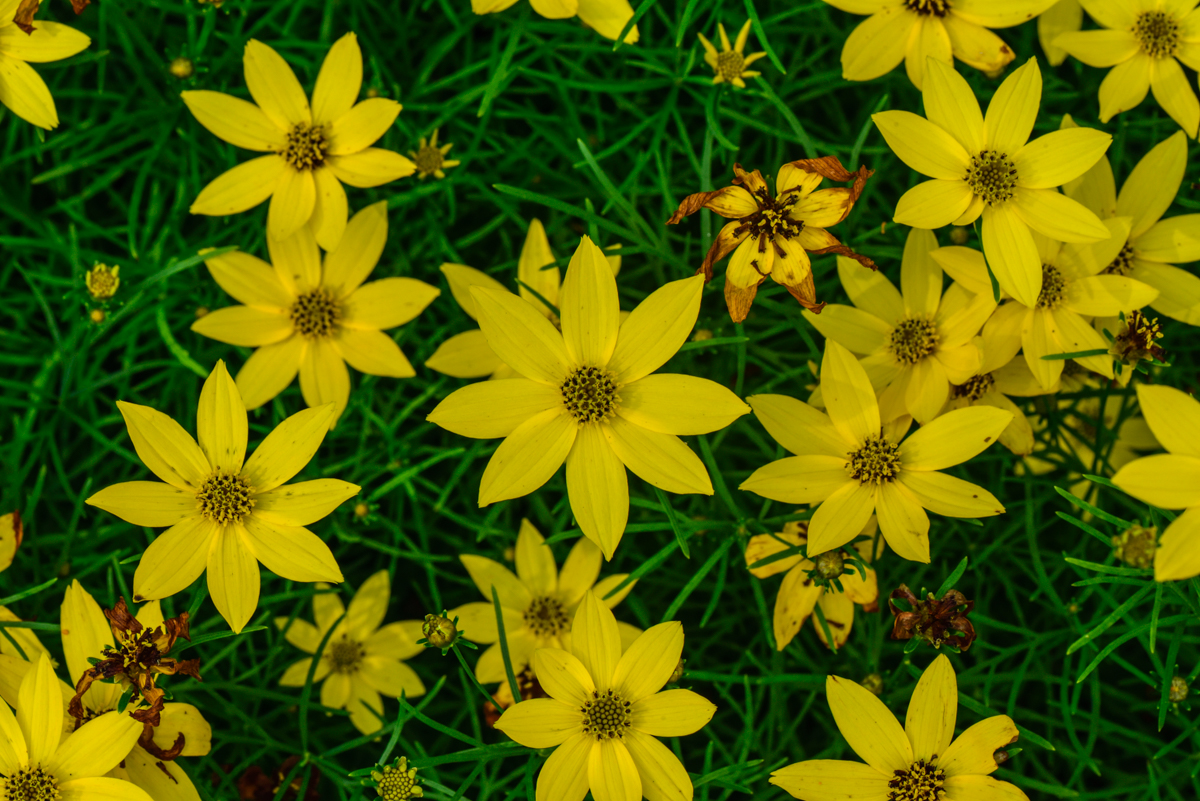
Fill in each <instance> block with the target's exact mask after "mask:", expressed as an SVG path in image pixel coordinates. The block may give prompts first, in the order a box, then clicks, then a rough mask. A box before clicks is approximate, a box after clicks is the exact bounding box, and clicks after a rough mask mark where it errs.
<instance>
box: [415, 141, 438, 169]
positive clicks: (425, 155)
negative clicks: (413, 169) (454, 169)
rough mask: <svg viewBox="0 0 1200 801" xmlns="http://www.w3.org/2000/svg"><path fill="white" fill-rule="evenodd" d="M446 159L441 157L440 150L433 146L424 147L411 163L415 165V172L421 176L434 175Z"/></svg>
mask: <svg viewBox="0 0 1200 801" xmlns="http://www.w3.org/2000/svg"><path fill="white" fill-rule="evenodd" d="M445 160H446V157H445V156H443V155H442V151H441V148H437V147H434V146H433V145H425V147H423V148H420V149H419V150H418V151H417V155H416V158H414V159H413V163H414V164H416V165H417V170H418V171H420V172H421V173H423V174H426V175H428V174H430V173H435V172H437V171H438V170H440V169H441V168H442V164H444V163H445Z"/></svg>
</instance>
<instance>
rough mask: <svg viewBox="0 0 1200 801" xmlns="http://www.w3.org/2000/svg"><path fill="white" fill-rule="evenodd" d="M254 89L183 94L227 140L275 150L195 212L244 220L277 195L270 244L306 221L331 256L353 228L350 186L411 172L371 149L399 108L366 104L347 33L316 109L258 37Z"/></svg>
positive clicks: (223, 180) (228, 176) (234, 175)
mask: <svg viewBox="0 0 1200 801" xmlns="http://www.w3.org/2000/svg"><path fill="white" fill-rule="evenodd" d="M243 62H244V64H245V68H246V86H247V87H248V88H249V89H250V96H251V97H253V98H254V103H257V104H258V105H257V106H256V105H254V103H247V102H246V101H245V100H241V99H239V98H236V97H233V96H232V95H226V94H222V93H220V92H209V91H194V92H183V93H182V95H181V96H182V97H183V102H184V103H186V104H187V107H188V109H189V110H190V111H191V112H192V114H193V115H194V116H195V117H196V120H197V122H199V123H200V124H201V125H203V126H204V127H205V128H207V129H208V130H209V131H211V132H212V133H214V134H216V135H217V136H218V137H220V138H221V139H224V140H225V141H226V142H229V143H230V144H232V145H236V146H237V147H241V148H245V149H246V150H256V151H259V152H263V153H268V152H269V153H271V155H269V156H260V157H258V158H256V159H252V160H250V161H247V162H245V163H243V164H239V165H238V166H237V167H234V168H233V169H232V170H229V171H228V172H226V173H225V174H223V175H221V176H219V177H217V178H216V179H215V180H213V181H212V182H211V183H209V184H208V186H206V187H204V189H203V190H202V191H201V192H200V195H199V196H198V197H197V198H196V200H195V201H194V202H193V203H192V207H191V212H192V214H208V215H216V216H220V215H225V214H237V213H239V212H243V211H246V210H247V209H251V208H254V207H255V206H257V205H258V204H260V203H262V202H263V201H264V200H266V199H267V198H271V208H270V211H269V212H268V214H267V234H268V238H270V239H280V240H282V239H287V238H288V237H290V236H291V235H292V234H294V233H295V232H296V231H298V230H299V229H300V228H302V227H304V226H305V225H309V226H311V228H312V230H313V233H314V234H315V235H316V238H317V242H319V243H320V245H321V247H323V248H325V249H326V250H332V249H333V248H334V247H336V246H337V243H338V242H339V241H340V240H341V238H342V232H343V231H345V229H346V217H347V215H348V206H347V201H346V190H345V189H343V188H342V184H343V183H345V184H349V185H350V186H357V187H360V188H366V187H372V186H379V185H381V184H386V183H388V182H390V181H394V180H396V179H397V178H403V177H405V176H407V175H412V174H413V172H414V171H415V170H416V165H414V164H413V163H412V162H411V161H409V160H408V159H407V158H405V157H404V156H401V155H400V154H399V153H393V152H392V151H390V150H383V149H382V148H377V147H371V145H372V144H373V143H374V142H375V141H376V140H377V139H379V138H380V137H381V136H383V135H384V134H385V133H387V130H388V129H389V128H391V127H392V123H393V122H395V121H396V116H397V115H398V114H399V113H400V104H399V103H397V102H396V101H394V100H388V99H386V98H382V97H374V98H369V99H367V100H364V101H362V102H361V103H359V102H355V101H357V100H358V93H359V90H360V89H361V88H362V50H360V49H359V46H358V39H357V37H355V35H354V34H353V33H348V34H346V35H345V36H343V37H342V38H341V39H339V40H338V41H336V42H334V45H333V47H331V48H330V49H329V53H328V54H327V55H326V56H325V61H324V63H323V64H322V65H321V72H320V74H319V75H317V85H316V88H315V89H314V90H313V97H312V105H311V106H310V105H309V102H308V96H307V95H306V94H305V93H304V89H303V88H302V87H301V86H300V82H299V81H298V80H297V79H296V74H295V73H294V72H292V68H291V67H289V66H288V63H287V62H286V61H284V60H283V58H282V57H281V56H280V55H279V54H278V53H276V52H275V51H274V50H273V49H271V48H270V47H269V46H267V45H265V44H263V43H262V42H260V41H258V40H257V39H251V40H250V41H249V42H247V43H246V53H245V56H244V58H243Z"/></svg>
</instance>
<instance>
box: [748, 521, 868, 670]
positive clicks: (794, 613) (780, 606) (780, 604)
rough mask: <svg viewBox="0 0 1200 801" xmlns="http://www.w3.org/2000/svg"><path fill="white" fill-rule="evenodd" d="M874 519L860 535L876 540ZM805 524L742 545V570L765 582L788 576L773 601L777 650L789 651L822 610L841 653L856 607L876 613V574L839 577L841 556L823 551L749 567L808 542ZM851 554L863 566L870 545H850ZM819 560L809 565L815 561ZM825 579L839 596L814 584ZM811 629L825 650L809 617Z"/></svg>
mask: <svg viewBox="0 0 1200 801" xmlns="http://www.w3.org/2000/svg"><path fill="white" fill-rule="evenodd" d="M875 525H876V523H875V518H874V516H872V517H871V519H870V520H868V521H867V525H866V526H865V527H864V528H863V530H862V531H861V532H859V534H861V535H863V536H865V537H874V535H875ZM807 532H808V521H807V520H797V521H793V522H791V523H785V524H784V526H783V531H782V532H777V533H775V534H756V535H755V536H753V537H751V538H750V541H749V542H748V543H747V544H746V554H745V556H746V567H748V568H749V569H750V573H751V574H752V575H753V576H754V577H755V578H760V579H764V578H768V577H770V576H774V575H776V574H778V573H783V572H785V571H786V572H787V575H786V576H784V577H783V583H782V584H780V585H779V594H778V595H777V596H776V597H775V614H774V618H773V623H772V625H773V627H774V631H775V649H776V650H779V651H782V650H783V649H784V648H786V647H787V646H788V643H790V642H791V641H792V640H793V639H794V638H795V636H796V634H797V633H798V632H799V631H800V627H801V626H803V625H804V621H805V620H807V619H808V617H809V615H813V610H814V609H815V608H817V607H820V608H821V614H822V615H824V617H825V622H826V623H827V624H829V632H830V634H832V635H833V643H834V645H835V646H836V647H838V648H841V647H842V646H843V645H845V644H846V640H847V639H849V638H850V629H851V628H852V627H853V626H854V605H855V604H860V605H861V606H862V607H863V610H864V611H866V612H874V611H875V610H876V609H878V608H879V603H878V602H879V585H878V584H877V583H876V581H875V571H874V570H873V569H870V568H868V569H867V576H866V578H863V577H862V576H861V575H859V573H858V570H857V569H855V568H852V567H850V566H849V565H846V566H845V567H846V568H848V570H847V572H846V573H844V574H843V573H842V572H841V571H842V570H843V560H842V556H841V551H827V552H826V553H824V554H816V553H814V554H812V556H811V558H809V559H805V558H804V557H802V556H800V554H796V555H795V556H788V557H785V558H783V559H779V560H777V561H774V562H771V563H770V564H767V565H763V566H762V567H751V566H752V565H753V564H754V563H755V562H758V561H760V560H763V559H766V558H767V557H768V556H774V555H775V554H777V553H780V552H782V551H786V550H788V549H790V548H795V547H798V546H800V545H803V544H804V543H806V542H807V541H808V536H807ZM854 548H855V550H857V551H858V553H859V556H861V557H862V558H863V561H866V562H871V561H873V560H872V559H871V541H870V540H869V539H868V540H865V541H862V542H856V543H854ZM814 559H815V560H817V561H815V562H814V561H813V560H814ZM814 573H815V574H817V575H818V576H819V577H821V578H824V579H826V580H828V579H830V578H833V577H835V576H836V577H837V578H838V580H839V581H841V582H842V588H843V590H844V591H843V592H838V591H837V589H835V588H834V587H832V586H829V587H825V586H822V585H820V584H817V583H816V582H815V581H813V578H812V576H813V574H814ZM813 628H814V629H816V632H817V637H818V638H819V639H820V640H821V642H823V643H825V645H826V647H828V646H829V641H828V640H827V639H826V638H825V630H824V629H823V628H821V623H820V621H818V620H817V618H816V616H815V615H813Z"/></svg>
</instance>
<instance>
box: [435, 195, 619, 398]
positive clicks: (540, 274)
mask: <svg viewBox="0 0 1200 801" xmlns="http://www.w3.org/2000/svg"><path fill="white" fill-rule="evenodd" d="M615 247H619V246H615ZM605 258H606V259H607V260H608V263H609V266H611V267H612V271H613V275H618V274H619V273H620V272H621V257H620V256H617V255H608V256H605ZM553 264H554V254H553V253H552V252H551V251H550V240H549V239H547V238H546V229H545V228H544V227H543V226H542V221H541V220H539V219H538V218H536V217H534V218H533V219H532V220H530V221H529V230H528V231H527V232H526V234H525V244H524V245H523V246H522V247H521V256H520V258H519V259H518V260H517V280H518V281H520V282H521V283H522V284H524V286H521V287H519V290H518V291H519V292H520V295H521V297H522V298H524V299H525V300H527V301H529V302H530V303H532V304H533V305H534V306H536V307H537V308H538V310H539V311H541V313H542V314H544V315H545V316H546V319H548V320H549V321H550V322H551V323H553V324H554V325H555V326H556V327H558V326H559V325H560V322H559V319H558V315H557V314H555V313H554V309H552V308H550V306H547V305H546V304H545V303H543V302H542V301H540V300H538V297H537V295H541V296H542V297H543V298H545V299H546V302H547V303H549V304H550V305H551V306H553V307H555V308H557V307H558V293H559V291H560V288H561V287H560V284H561V280H560V276H559V270H558V268H557V267H553V266H550V265H553ZM440 269H441V271H442V273H443V274H444V275H445V276H446V282H447V283H448V284H450V293H451V294H452V295H454V299H455V300H456V301H457V302H458V305H459V306H461V307H462V310H463V311H464V312H466V314H467V316H468V317H470V318H471V319H472V320H475V319H476V316H475V299H474V298H473V297H472V296H471V287H473V286H482V287H487V288H489V289H493V290H496V291H497V292H507V291H508V289H507V288H506V287H505V286H504V284H501V283H500V282H499V281H497V280H496V279H495V278H492V277H491V276H490V275H488V274H487V273H485V272H482V271H480V270H476V269H475V268H474V267H468V266H467V265H465V264H451V263H449V262H447V263H445V264H443V265H442V266H441V268H440ZM526 287H530V288H532V289H533V292H531V291H529V289H527V288H526ZM534 292H536V293H537V295H535V294H534ZM627 316H629V312H624V311H623V312H621V322H624V321H625V318H626V317H627ZM425 366H426V367H428V368H430V369H431V370H437V371H438V372H439V373H445V374H446V375H449V376H453V377H455V378H483V377H484V376H487V377H490V378H516V377H517V376H518V373H517V371H516V370H514V369H513V368H511V367H509V366H508V365H507V364H505V363H504V362H503V361H501V360H500V357H499V356H497V355H496V354H495V352H494V351H493V350H492V348H491V346H490V345H488V343H487V337H485V336H484V335H483V331H481V330H479V329H478V328H474V329H472V330H470V331H464V332H462V333H461V334H455V335H454V336H452V337H450V338H449V339H447V340H446V341H445V342H443V343H442V344H441V345H439V346H438V349H437V350H436V351H434V354H433V355H432V356H430V357H429V359H428V360H427V361H426V362H425Z"/></svg>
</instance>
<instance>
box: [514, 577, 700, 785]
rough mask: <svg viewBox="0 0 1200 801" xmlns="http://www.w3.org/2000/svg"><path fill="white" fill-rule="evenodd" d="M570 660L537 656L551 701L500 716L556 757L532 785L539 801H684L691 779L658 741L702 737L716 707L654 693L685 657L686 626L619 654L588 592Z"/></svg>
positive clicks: (654, 633) (605, 615)
mask: <svg viewBox="0 0 1200 801" xmlns="http://www.w3.org/2000/svg"><path fill="white" fill-rule="evenodd" d="M571 632H572V643H571V651H570V652H568V651H564V650H560V649H558V648H542V649H539V650H537V651H535V652H534V654H533V666H534V669H535V670H536V671H537V674H538V677H539V681H540V682H541V684H542V688H543V689H544V690H545V691H546V692H547V694H548V695H549V696H550V697H549V698H533V699H530V700H528V701H522V702H521V703H519V704H516V705H515V706H512V707H510V708H509V709H507V710H506V711H505V712H504V714H503V715H502V716H501V718H500V720H498V721H497V722H496V728H497V729H499V730H500V731H502V732H504V733H505V734H507V735H508V736H509V737H511V738H512V739H514V740H516V741H517V742H518V743H520V744H521V745H524V746H526V747H528V748H555V751H554V752H553V753H552V754H551V755H550V757H549V758H548V759H547V760H546V763H545V764H544V765H543V766H542V772H541V773H540V774H539V775H538V780H537V796H536V797H537V801H583V797H584V795H586V794H587V791H588V790H589V789H591V790H592V795H593V796H594V797H595V798H607V799H626V800H628V799H635V798H641V797H642V795H643V793H644V794H645V795H646V796H647V797H650V798H671V799H682V801H691V799H692V796H693V793H694V790H693V788H692V780H691V778H689V777H688V774H687V771H686V770H684V768H683V765H682V764H681V763H680V762H679V758H678V757H677V756H675V754H673V753H672V752H671V750H670V749H669V748H667V747H666V746H665V745H663V744H662V743H661V742H659V741H658V740H657V739H656V738H657V737H682V736H684V735H687V734H693V733H695V732H697V731H699V730H700V729H701V728H703V727H704V726H705V725H706V724H707V723H708V722H709V721H710V720H711V719H712V716H713V713H714V712H716V710H717V707H716V706H715V705H714V704H712V703H711V702H709V701H708V700H706V699H705V698H703V697H702V696H700V695H697V694H696V693H694V692H692V691H691V690H667V691H665V692H659V690H661V689H662V687H663V685H665V684H666V683H667V680H668V679H669V678H670V677H671V674H672V673H674V672H675V668H676V666H677V665H678V664H679V657H680V655H681V654H682V653H683V626H682V625H681V624H679V623H677V622H675V621H672V622H670V623H659V624H658V625H657V626H653V627H651V628H649V629H647V630H646V631H645V632H644V633H643V634H642V635H641V636H640V637H638V638H637V639H636V640H634V642H633V644H631V645H630V646H629V648H628V650H626V651H625V652H624V654H622V653H621V637H620V634H619V633H618V631H617V621H616V618H614V617H613V613H612V612H610V611H609V610H608V607H606V606H605V605H604V604H602V603H601V602H600V601H599V600H598V599H597V598H596V595H595V593H593V592H590V591H589V592H588V593H587V594H586V595H585V596H584V598H583V602H582V603H581V604H580V605H579V611H578V612H576V613H575V623H574V625H573V626H572V629H571Z"/></svg>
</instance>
